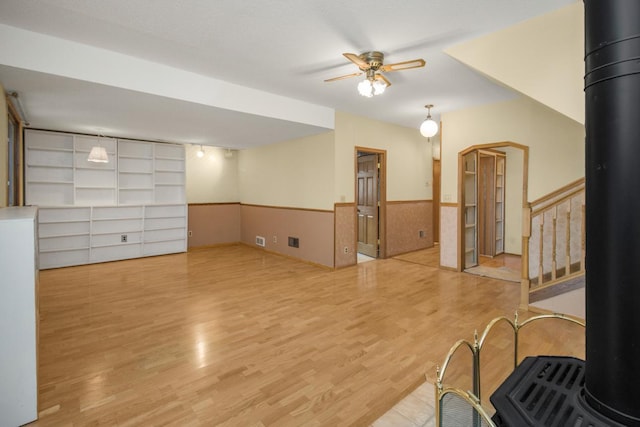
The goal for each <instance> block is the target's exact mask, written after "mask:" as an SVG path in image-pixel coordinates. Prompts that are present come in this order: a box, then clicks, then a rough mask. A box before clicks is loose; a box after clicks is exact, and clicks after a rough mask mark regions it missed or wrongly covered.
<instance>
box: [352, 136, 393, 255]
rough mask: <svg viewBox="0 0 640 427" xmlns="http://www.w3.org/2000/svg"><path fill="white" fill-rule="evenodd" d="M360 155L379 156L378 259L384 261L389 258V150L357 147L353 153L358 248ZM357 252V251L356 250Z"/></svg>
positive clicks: (354, 211) (355, 228)
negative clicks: (387, 233) (387, 234)
mask: <svg viewBox="0 0 640 427" xmlns="http://www.w3.org/2000/svg"><path fill="white" fill-rule="evenodd" d="M358 153H367V154H376V155H378V159H379V161H380V170H379V171H378V180H379V183H378V193H379V194H380V197H379V198H378V203H379V204H380V209H379V210H378V240H379V241H380V244H379V245H378V258H380V259H383V258H386V257H387V238H386V232H387V150H380V149H377V148H368V147H360V146H355V147H354V152H353V171H354V172H353V177H354V183H353V186H354V190H353V194H354V196H355V197H354V201H355V203H354V206H353V217H354V222H355V224H354V236H353V240H354V242H355V247H356V248H357V246H358V245H357V242H358ZM356 252H357V249H356Z"/></svg>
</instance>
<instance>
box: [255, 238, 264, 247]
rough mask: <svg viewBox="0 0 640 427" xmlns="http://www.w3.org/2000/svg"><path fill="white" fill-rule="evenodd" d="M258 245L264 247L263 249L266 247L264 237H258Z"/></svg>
mask: <svg viewBox="0 0 640 427" xmlns="http://www.w3.org/2000/svg"><path fill="white" fill-rule="evenodd" d="M256 245H258V246H262V247H263V248H264V247H265V246H266V240H265V238H264V237H262V236H256Z"/></svg>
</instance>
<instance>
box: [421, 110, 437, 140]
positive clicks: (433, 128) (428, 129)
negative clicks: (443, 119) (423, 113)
mask: <svg viewBox="0 0 640 427" xmlns="http://www.w3.org/2000/svg"><path fill="white" fill-rule="evenodd" d="M424 108H426V109H427V111H428V112H427V118H426V119H424V121H423V122H422V124H421V125H420V133H421V134H422V136H424V137H425V138H431V137H432V136H435V134H437V133H438V123H436V121H435V120H433V119H432V118H431V109H432V108H433V104H428V105H425V106H424Z"/></svg>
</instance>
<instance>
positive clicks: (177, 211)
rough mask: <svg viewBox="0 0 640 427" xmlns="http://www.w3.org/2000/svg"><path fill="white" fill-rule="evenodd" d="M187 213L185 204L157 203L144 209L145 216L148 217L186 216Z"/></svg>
mask: <svg viewBox="0 0 640 427" xmlns="http://www.w3.org/2000/svg"><path fill="white" fill-rule="evenodd" d="M186 215H187V210H186V206H185V205H169V204H165V205H155V206H146V207H145V210H144V216H145V217H146V218H172V217H177V216H180V217H184V216H186Z"/></svg>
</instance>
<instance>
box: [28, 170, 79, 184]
mask: <svg viewBox="0 0 640 427" xmlns="http://www.w3.org/2000/svg"><path fill="white" fill-rule="evenodd" d="M28 169H29V170H28V172H27V177H28V178H27V181H28V182H30V183H31V182H45V181H57V182H65V183H67V182H68V183H71V184H73V168H71V167H67V168H61V167H58V166H55V167H54V166H28Z"/></svg>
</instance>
